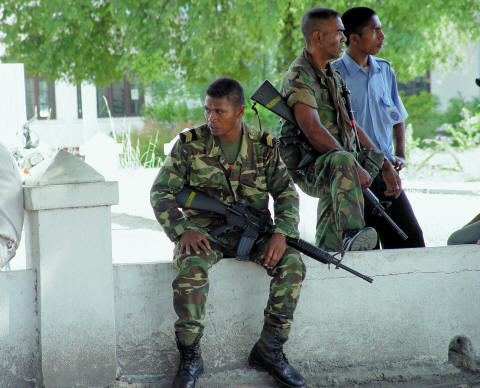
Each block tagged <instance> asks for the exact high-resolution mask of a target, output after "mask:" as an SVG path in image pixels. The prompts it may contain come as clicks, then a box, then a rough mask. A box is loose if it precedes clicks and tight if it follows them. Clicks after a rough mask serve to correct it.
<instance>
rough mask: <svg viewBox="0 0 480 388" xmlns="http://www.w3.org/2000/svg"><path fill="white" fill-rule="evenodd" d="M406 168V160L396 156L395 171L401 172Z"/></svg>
mask: <svg viewBox="0 0 480 388" xmlns="http://www.w3.org/2000/svg"><path fill="white" fill-rule="evenodd" d="M404 167H405V158H402V157H400V156H395V162H393V168H395V171H400V170H401V169H403V168H404Z"/></svg>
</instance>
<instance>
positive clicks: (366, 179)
mask: <svg viewBox="0 0 480 388" xmlns="http://www.w3.org/2000/svg"><path fill="white" fill-rule="evenodd" d="M358 179H359V180H360V186H362V189H366V188H368V187H370V185H371V184H372V177H371V176H370V174H369V173H368V172H367V170H365V169H364V168H363V167H361V166H358Z"/></svg>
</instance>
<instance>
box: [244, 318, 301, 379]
mask: <svg viewBox="0 0 480 388" xmlns="http://www.w3.org/2000/svg"><path fill="white" fill-rule="evenodd" d="M287 339H288V338H287V337H283V338H282V337H281V336H280V333H279V331H278V330H277V329H276V328H270V327H264V328H263V331H262V335H261V336H260V339H259V340H258V341H257V343H256V344H255V345H254V346H253V348H252V351H251V352H250V356H249V357H248V363H249V364H250V366H252V367H254V368H260V369H264V370H266V371H267V372H268V373H270V374H271V375H272V376H273V378H274V379H275V380H276V381H277V383H279V385H280V386H281V387H288V388H302V387H305V379H304V378H303V376H302V375H301V374H300V373H299V372H298V371H297V370H296V369H295V368H294V367H292V366H291V365H290V364H289V363H288V360H287V358H286V357H285V354H284V353H283V344H284V343H285V342H286V341H287Z"/></svg>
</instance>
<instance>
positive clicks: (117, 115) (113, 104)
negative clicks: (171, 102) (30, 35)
mask: <svg viewBox="0 0 480 388" xmlns="http://www.w3.org/2000/svg"><path fill="white" fill-rule="evenodd" d="M149 101H150V99H149V96H148V95H145V94H144V93H143V91H142V88H141V87H140V84H139V83H138V82H137V81H135V80H133V81H128V80H127V79H125V78H124V79H123V80H122V81H121V82H118V83H114V84H112V85H110V86H108V87H106V88H97V87H95V85H92V84H89V83H82V84H81V85H72V84H69V83H66V82H63V81H57V82H47V81H45V80H44V79H42V78H38V77H35V78H31V77H29V76H28V74H25V73H24V69H23V64H0V136H1V138H2V139H3V140H4V142H8V143H11V142H12V141H14V139H15V137H16V134H17V133H19V132H20V131H21V130H22V127H23V124H24V123H25V122H27V120H28V121H31V123H30V128H31V129H32V130H34V131H35V132H37V134H38V135H39V137H40V139H41V142H42V143H44V144H48V145H49V146H52V147H58V148H62V147H78V146H81V145H82V144H84V143H85V142H86V141H88V139H89V138H91V137H92V136H93V135H94V134H95V133H97V132H103V133H107V134H108V133H111V132H112V131H113V130H115V132H116V134H121V133H123V132H125V131H127V130H141V129H142V128H143V126H144V123H143V118H142V116H141V109H142V107H143V105H144V104H145V103H149Z"/></svg>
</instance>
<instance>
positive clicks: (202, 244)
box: [180, 230, 211, 255]
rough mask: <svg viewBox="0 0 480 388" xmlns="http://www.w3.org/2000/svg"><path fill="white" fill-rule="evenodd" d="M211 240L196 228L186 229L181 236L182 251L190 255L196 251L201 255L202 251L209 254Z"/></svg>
mask: <svg viewBox="0 0 480 388" xmlns="http://www.w3.org/2000/svg"><path fill="white" fill-rule="evenodd" d="M210 249H211V248H210V242H209V241H208V239H207V237H206V236H204V235H203V234H201V233H200V232H197V231H196V230H186V231H185V232H183V233H182V236H181V237H180V253H181V254H182V253H186V254H187V255H190V254H191V253H192V252H195V253H196V254H197V255H199V254H200V253H201V252H203V253H205V254H206V255H208V253H209V252H210Z"/></svg>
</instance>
